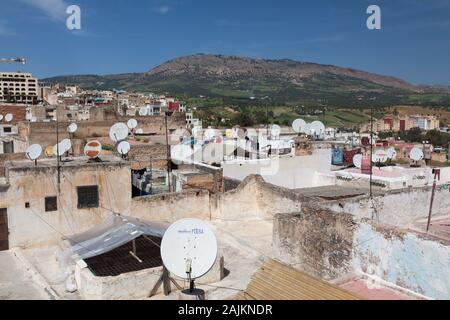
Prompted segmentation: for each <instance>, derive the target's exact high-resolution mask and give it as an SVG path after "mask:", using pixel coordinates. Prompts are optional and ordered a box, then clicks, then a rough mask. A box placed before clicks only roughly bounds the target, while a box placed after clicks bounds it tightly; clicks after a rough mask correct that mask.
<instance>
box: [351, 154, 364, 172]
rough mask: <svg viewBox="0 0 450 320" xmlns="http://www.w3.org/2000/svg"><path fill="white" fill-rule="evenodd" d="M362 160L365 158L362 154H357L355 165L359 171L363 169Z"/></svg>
mask: <svg viewBox="0 0 450 320" xmlns="http://www.w3.org/2000/svg"><path fill="white" fill-rule="evenodd" d="M362 158H363V156H362V154H355V156H354V157H353V164H354V165H355V167H357V168H358V169H361V164H362Z"/></svg>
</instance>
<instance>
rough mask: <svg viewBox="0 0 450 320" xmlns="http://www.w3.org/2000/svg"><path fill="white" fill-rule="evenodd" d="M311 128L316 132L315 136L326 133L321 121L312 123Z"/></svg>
mask: <svg viewBox="0 0 450 320" xmlns="http://www.w3.org/2000/svg"><path fill="white" fill-rule="evenodd" d="M311 128H312V130H314V131H313V132H312V133H314V134H315V135H321V134H322V133H324V132H325V125H324V124H323V123H322V122H320V121H313V122H312V123H311Z"/></svg>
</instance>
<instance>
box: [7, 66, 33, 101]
mask: <svg viewBox="0 0 450 320" xmlns="http://www.w3.org/2000/svg"><path fill="white" fill-rule="evenodd" d="M37 100H38V81H37V79H36V78H33V76H32V75H31V73H22V72H0V102H9V103H27V104H33V103H37Z"/></svg>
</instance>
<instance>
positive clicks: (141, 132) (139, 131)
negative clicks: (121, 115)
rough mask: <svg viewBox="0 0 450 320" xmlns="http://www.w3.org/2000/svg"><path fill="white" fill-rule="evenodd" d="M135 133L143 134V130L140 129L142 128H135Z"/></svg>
mask: <svg viewBox="0 0 450 320" xmlns="http://www.w3.org/2000/svg"><path fill="white" fill-rule="evenodd" d="M136 133H137V134H143V133H144V130H142V129H137V130H136Z"/></svg>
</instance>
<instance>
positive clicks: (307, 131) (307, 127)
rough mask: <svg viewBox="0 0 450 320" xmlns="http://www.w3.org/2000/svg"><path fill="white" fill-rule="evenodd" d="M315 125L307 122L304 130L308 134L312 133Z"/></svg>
mask: <svg viewBox="0 0 450 320" xmlns="http://www.w3.org/2000/svg"><path fill="white" fill-rule="evenodd" d="M312 129H313V127H312V126H311V123H307V124H305V125H304V126H303V132H304V133H306V134H307V135H311V134H312V133H313V132H312Z"/></svg>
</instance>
